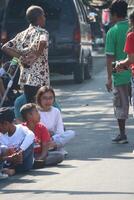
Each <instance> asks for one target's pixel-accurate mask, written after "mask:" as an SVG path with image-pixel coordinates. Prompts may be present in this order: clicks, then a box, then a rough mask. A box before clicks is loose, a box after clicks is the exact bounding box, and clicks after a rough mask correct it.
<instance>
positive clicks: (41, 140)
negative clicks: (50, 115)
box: [20, 103, 64, 168]
mask: <svg viewBox="0 0 134 200" xmlns="http://www.w3.org/2000/svg"><path fill="white" fill-rule="evenodd" d="M20 112H21V115H22V118H23V120H24V122H25V123H24V125H25V126H27V127H28V128H29V129H30V130H32V131H33V132H34V134H35V143H34V156H35V164H34V168H40V167H43V166H53V165H57V164H58V163H60V162H62V161H63V159H64V157H63V155H62V154H61V153H60V152H57V151H49V148H50V147H51V146H53V145H54V143H53V141H52V140H51V137H50V134H49V132H48V130H47V128H46V127H45V126H44V125H43V124H42V123H40V115H39V112H38V110H37V108H36V104H34V103H28V104H25V105H23V106H22V107H21V109H20Z"/></svg>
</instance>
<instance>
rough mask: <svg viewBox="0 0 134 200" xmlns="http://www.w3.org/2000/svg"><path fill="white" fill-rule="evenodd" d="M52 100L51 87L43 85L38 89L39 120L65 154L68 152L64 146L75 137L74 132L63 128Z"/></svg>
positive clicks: (60, 117)
mask: <svg viewBox="0 0 134 200" xmlns="http://www.w3.org/2000/svg"><path fill="white" fill-rule="evenodd" d="M54 101H55V92H54V90H53V89H52V88H51V87H45V86H43V87H41V88H40V89H39V90H38V92H37V104H38V107H39V108H38V109H39V113H40V118H41V122H42V123H43V124H44V125H45V126H46V127H47V129H48V131H49V132H50V134H51V136H52V139H53V141H54V142H55V145H56V147H57V150H58V151H59V152H61V153H62V154H63V155H64V156H67V154H68V152H67V151H65V149H64V146H65V144H67V143H68V142H69V141H70V140H71V139H73V138H74V137H75V132H74V131H73V130H66V131H65V130H64V124H63V121H62V116H61V112H60V111H59V109H57V108H55V107H53V103H54Z"/></svg>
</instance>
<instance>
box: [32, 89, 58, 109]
mask: <svg viewBox="0 0 134 200" xmlns="http://www.w3.org/2000/svg"><path fill="white" fill-rule="evenodd" d="M47 92H51V93H52V94H53V97H54V100H55V92H54V90H53V88H52V87H46V86H43V87H41V88H40V89H39V90H38V92H37V95H36V102H37V104H38V105H39V106H40V107H41V96H42V95H43V94H45V93H47Z"/></svg>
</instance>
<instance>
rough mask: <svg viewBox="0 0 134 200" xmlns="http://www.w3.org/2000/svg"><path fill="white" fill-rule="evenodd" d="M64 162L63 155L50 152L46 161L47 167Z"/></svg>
mask: <svg viewBox="0 0 134 200" xmlns="http://www.w3.org/2000/svg"><path fill="white" fill-rule="evenodd" d="M63 160H64V156H63V155H62V153H60V152H58V151H49V152H48V156H47V157H46V160H45V166H55V165H57V164H59V163H61V162H62V161H63Z"/></svg>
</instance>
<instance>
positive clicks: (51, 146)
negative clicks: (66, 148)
mask: <svg viewBox="0 0 134 200" xmlns="http://www.w3.org/2000/svg"><path fill="white" fill-rule="evenodd" d="M56 147H57V144H56V143H55V142H54V141H53V140H51V141H50V142H49V149H54V148H56Z"/></svg>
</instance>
